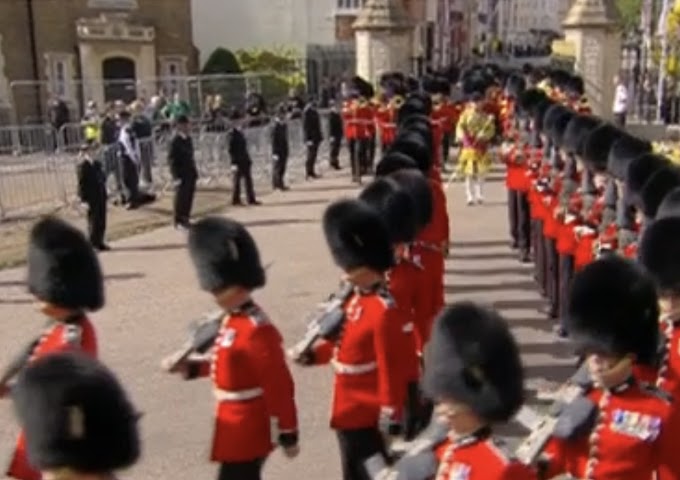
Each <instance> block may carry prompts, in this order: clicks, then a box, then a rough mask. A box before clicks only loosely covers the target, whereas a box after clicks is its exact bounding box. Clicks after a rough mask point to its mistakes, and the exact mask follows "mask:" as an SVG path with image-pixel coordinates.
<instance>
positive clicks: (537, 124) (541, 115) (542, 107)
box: [531, 99, 555, 135]
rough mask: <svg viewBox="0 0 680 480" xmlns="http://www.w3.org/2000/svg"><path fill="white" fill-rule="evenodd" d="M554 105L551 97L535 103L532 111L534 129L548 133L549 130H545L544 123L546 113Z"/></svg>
mask: <svg viewBox="0 0 680 480" xmlns="http://www.w3.org/2000/svg"><path fill="white" fill-rule="evenodd" d="M553 105H555V102H553V101H552V100H549V99H545V100H541V101H540V102H538V103H537V104H536V105H534V108H533V109H532V111H531V119H532V125H533V129H534V131H537V132H540V133H543V134H546V135H547V133H548V132H546V131H544V130H543V124H544V119H545V116H546V113H547V112H548V110H549V109H550V107H552V106H553Z"/></svg>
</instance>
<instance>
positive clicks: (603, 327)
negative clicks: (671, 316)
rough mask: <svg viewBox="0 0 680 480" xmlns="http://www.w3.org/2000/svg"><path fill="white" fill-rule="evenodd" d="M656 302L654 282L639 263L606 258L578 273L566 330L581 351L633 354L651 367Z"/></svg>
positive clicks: (572, 292)
mask: <svg viewBox="0 0 680 480" xmlns="http://www.w3.org/2000/svg"><path fill="white" fill-rule="evenodd" d="M657 302H658V299H657V296H656V292H655V290H654V284H653V283H652V282H651V280H650V279H649V278H648V277H647V276H646V275H645V274H644V272H643V271H642V270H641V269H640V268H639V267H638V266H637V265H636V264H635V263H633V262H632V261H630V260H627V259H624V258H621V257H618V256H614V255H612V256H608V257H604V258H601V259H599V260H597V261H595V262H593V263H591V264H589V265H588V266H586V267H585V268H584V269H583V270H581V271H580V272H578V273H577V274H576V275H575V277H574V280H573V284H572V287H571V295H570V296H569V304H568V325H567V328H568V330H569V332H570V334H571V335H572V338H573V340H574V342H575V344H576V346H577V348H578V349H579V350H580V351H581V352H587V351H595V352H598V353H608V354H613V355H626V354H629V353H633V354H636V355H637V361H639V362H641V363H644V364H651V363H652V362H654V360H655V357H656V351H657V346H658V332H659V327H658V324H657V318H658V315H659V310H658V304H657Z"/></svg>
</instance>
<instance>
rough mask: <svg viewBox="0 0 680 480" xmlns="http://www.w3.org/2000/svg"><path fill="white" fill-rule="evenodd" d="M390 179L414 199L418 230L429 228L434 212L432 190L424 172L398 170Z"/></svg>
mask: <svg viewBox="0 0 680 480" xmlns="http://www.w3.org/2000/svg"><path fill="white" fill-rule="evenodd" d="M390 178H392V179H393V180H394V181H396V182H397V184H398V185H399V186H400V187H401V188H402V189H403V190H405V191H406V192H408V194H409V195H411V198H413V202H414V205H415V207H416V210H417V212H416V213H417V220H418V230H419V231H420V230H422V229H423V228H425V227H427V226H428V225H429V224H430V222H431V221H432V215H433V212H434V206H433V200H432V189H431V188H430V183H429V182H428V181H427V178H425V175H423V173H422V172H420V171H418V170H413V169H411V170H406V169H402V170H398V171H396V172H394V173H392V174H390Z"/></svg>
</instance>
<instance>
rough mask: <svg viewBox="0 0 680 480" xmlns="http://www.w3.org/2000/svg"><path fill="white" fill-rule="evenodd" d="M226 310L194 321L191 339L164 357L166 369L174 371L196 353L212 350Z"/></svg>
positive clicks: (164, 367) (163, 363) (191, 328)
mask: <svg viewBox="0 0 680 480" xmlns="http://www.w3.org/2000/svg"><path fill="white" fill-rule="evenodd" d="M224 315H225V313H224V311H222V310H216V311H214V312H211V313H209V314H207V315H205V316H204V317H203V319H202V320H199V321H198V322H194V324H193V325H192V326H191V327H190V333H189V339H188V340H187V341H186V342H185V343H184V345H182V347H181V348H180V349H179V350H177V351H176V352H175V353H173V354H171V355H168V356H167V357H165V358H164V359H163V362H162V366H163V369H164V370H167V371H169V372H170V371H172V370H174V369H175V368H177V366H178V365H179V364H180V363H182V362H183V361H184V360H186V359H187V358H188V357H189V356H190V355H192V354H194V353H205V352H207V351H208V350H210V347H212V345H213V343H215V339H216V338H217V335H218V334H219V332H220V326H221V325H222V320H223V319H224Z"/></svg>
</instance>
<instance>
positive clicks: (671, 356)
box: [655, 315, 680, 480]
mask: <svg viewBox="0 0 680 480" xmlns="http://www.w3.org/2000/svg"><path fill="white" fill-rule="evenodd" d="M678 320H679V319H678V318H677V315H676V316H668V315H662V316H661V323H660V325H661V331H662V334H663V335H664V337H665V338H666V349H665V352H664V353H665V354H664V357H663V358H662V360H661V367H660V368H659V370H658V376H657V378H656V379H655V383H656V386H657V387H659V388H660V389H662V390H664V391H666V392H668V393H669V394H670V396H671V397H672V398H673V399H677V398H680V323H679V322H678ZM674 406H675V408H673V411H672V413H671V417H670V419H669V422H670V424H671V429H672V431H674V432H680V409H679V408H678V407H677V404H675V405H674ZM664 448H665V449H668V451H667V452H666V454H665V455H664V458H665V459H667V461H668V462H667V464H664V465H663V466H662V467H661V469H660V470H659V478H658V480H677V479H679V478H680V455H678V454H677V446H676V444H674V443H669V444H666V445H664Z"/></svg>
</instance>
